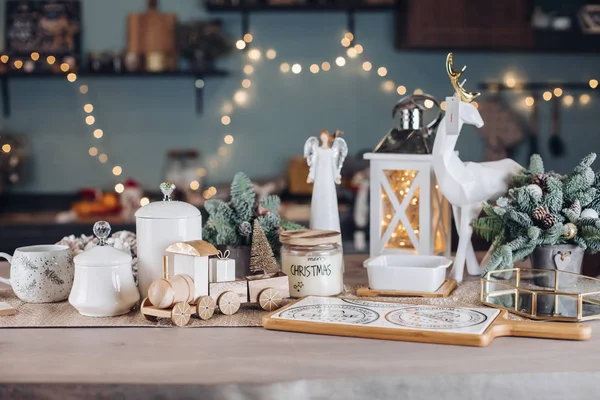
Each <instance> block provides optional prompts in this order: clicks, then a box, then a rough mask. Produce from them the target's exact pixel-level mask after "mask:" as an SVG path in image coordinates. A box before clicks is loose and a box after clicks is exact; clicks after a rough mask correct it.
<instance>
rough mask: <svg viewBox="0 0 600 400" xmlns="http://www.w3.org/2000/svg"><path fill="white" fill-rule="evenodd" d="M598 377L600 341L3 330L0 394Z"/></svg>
mask: <svg viewBox="0 0 600 400" xmlns="http://www.w3.org/2000/svg"><path fill="white" fill-rule="evenodd" d="M365 258H366V256H363V255H352V256H347V257H346V277H345V281H346V283H351V284H354V283H365V282H366V273H365V271H364V269H363V268H362V267H361V263H362V260H364V259H365ZM5 270H6V265H4V266H0V274H1V275H2V276H6V272H5ZM591 325H592V327H593V329H598V328H600V324H599V323H597V322H593V323H591ZM599 379H600V335H598V334H594V335H593V338H592V339H591V340H590V341H588V342H568V341H557V340H544V339H521V338H498V339H496V340H494V341H493V342H492V344H491V345H490V346H489V347H487V348H470V347H459V346H444V345H431V344H421V343H407V342H393V341H384V340H368V339H354V338H344V337H330V336H319V335H309V334H298V333H287V332H275V331H266V330H264V329H262V328H198V329H184V328H173V329H151V328H91V329H80V328H75V329H72V328H71V329H63V328H55V329H42V328H38V329H0V398H3V397H6V398H22V397H26V396H31V397H32V398H60V399H68V398H80V397H86V398H87V397H91V396H100V397H103V398H128V397H132V396H134V397H139V398H190V396H191V397H197V396H198V395H199V393H202V398H245V397H249V396H251V397H254V398H261V399H262V398H274V399H275V398H281V397H285V398H286V399H292V398H310V397H313V398H321V397H322V398H328V399H333V398H343V399H351V398H364V397H365V396H367V397H370V398H400V397H398V394H399V393H400V392H401V393H403V394H404V396H403V397H402V398H425V396H434V397H429V398H435V399H446V398H448V399H452V398H458V397H459V396H462V398H465V399H469V398H485V399H496V398H497V399H506V398H510V397H511V396H512V398H514V399H521V398H525V397H524V396H526V395H527V396H528V397H527V398H529V399H536V398H542V397H543V398H544V399H554V398H561V399H574V398H579V397H578V396H579V395H581V396H585V395H586V394H588V395H589V394H590V393H593V392H597V389H596V385H597V382H598V381H599ZM475 395H477V396H478V397H475ZM538 395H539V396H538ZM559 396H562V397H559ZM582 398H583V397H582ZM587 398H591V397H587Z"/></svg>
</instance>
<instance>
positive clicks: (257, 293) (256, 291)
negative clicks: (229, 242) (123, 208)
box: [140, 240, 290, 326]
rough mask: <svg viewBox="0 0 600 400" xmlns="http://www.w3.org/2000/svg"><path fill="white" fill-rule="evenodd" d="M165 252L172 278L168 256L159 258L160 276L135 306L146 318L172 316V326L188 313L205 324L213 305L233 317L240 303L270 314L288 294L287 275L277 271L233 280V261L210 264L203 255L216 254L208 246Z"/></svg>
mask: <svg viewBox="0 0 600 400" xmlns="http://www.w3.org/2000/svg"><path fill="white" fill-rule="evenodd" d="M167 253H170V254H171V255H172V256H173V259H174V268H173V270H174V273H175V275H172V276H169V261H168V260H169V256H164V257H163V278H162V279H159V280H157V281H155V282H153V283H152V284H151V285H150V287H149V289H148V297H146V298H145V299H144V300H142V303H141V306H140V312H141V313H142V315H143V316H144V317H145V318H146V319H148V320H151V321H153V320H156V319H157V318H171V321H172V322H173V324H175V325H177V326H185V325H187V324H188V322H189V321H190V318H191V316H192V315H193V314H197V315H198V317H199V318H200V319H202V320H208V319H210V318H211V317H212V316H213V315H214V313H215V309H216V308H217V307H218V308H219V310H220V311H221V313H223V314H225V315H232V314H235V313H236V312H237V311H238V310H239V308H240V305H241V304H242V303H258V304H259V305H260V307H261V308H262V309H263V310H266V311H273V310H276V309H278V308H279V307H280V306H281V302H282V300H283V299H284V298H286V297H289V295H290V293H289V286H288V277H287V276H286V275H285V274H283V273H281V272H276V273H272V274H263V275H253V276H247V277H245V278H244V279H237V280H236V279H235V264H233V260H227V259H226V258H225V259H220V260H216V259H212V260H210V261H211V263H210V265H209V259H208V257H209V256H211V255H217V254H219V252H218V250H217V249H215V248H214V247H213V246H212V245H211V244H210V243H207V242H203V241H201V240H196V241H192V242H180V243H175V244H173V245H171V246H169V247H168V248H167ZM213 264H214V265H213ZM219 264H222V265H219ZM228 264H230V265H228ZM232 265H233V268H231V266H232ZM217 280H218V281H217Z"/></svg>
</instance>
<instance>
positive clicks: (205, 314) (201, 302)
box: [197, 296, 216, 321]
mask: <svg viewBox="0 0 600 400" xmlns="http://www.w3.org/2000/svg"><path fill="white" fill-rule="evenodd" d="M215 307H216V304H215V301H214V300H213V298H212V297H210V296H202V297H200V298H199V299H198V306H197V310H198V316H199V317H200V319H203V320H205V321H206V320H207V319H210V318H211V317H212V316H213V314H214V313H215Z"/></svg>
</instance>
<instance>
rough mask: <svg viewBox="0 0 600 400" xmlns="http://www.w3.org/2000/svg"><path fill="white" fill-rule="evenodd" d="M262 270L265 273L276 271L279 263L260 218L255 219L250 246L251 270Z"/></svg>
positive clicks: (255, 271) (254, 271) (256, 271)
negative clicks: (259, 220)
mask: <svg viewBox="0 0 600 400" xmlns="http://www.w3.org/2000/svg"><path fill="white" fill-rule="evenodd" d="M261 271H262V273H263V274H271V273H275V272H277V271H279V265H277V261H276V260H275V256H274V255H273V250H271V245H270V244H269V240H268V239H267V236H266V235H265V232H264V231H263V228H262V227H261V226H260V223H259V222H258V220H254V229H253V230H252V247H251V248H250V272H252V273H253V274H255V273H258V272H261Z"/></svg>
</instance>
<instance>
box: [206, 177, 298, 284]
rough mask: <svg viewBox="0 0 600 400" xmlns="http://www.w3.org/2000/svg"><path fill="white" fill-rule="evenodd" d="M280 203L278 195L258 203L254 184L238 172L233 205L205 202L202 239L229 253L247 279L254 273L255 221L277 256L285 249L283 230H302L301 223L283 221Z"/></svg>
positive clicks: (231, 203) (238, 271)
mask: <svg viewBox="0 0 600 400" xmlns="http://www.w3.org/2000/svg"><path fill="white" fill-rule="evenodd" d="M280 204H281V200H280V199H279V196H275V195H270V196H267V197H265V198H264V199H263V200H261V201H260V202H257V199H256V192H255V191H254V184H253V183H252V181H251V180H250V178H248V176H246V174H244V173H243V172H238V173H237V174H235V176H234V178H233V181H232V183H231V200H230V201H229V202H225V201H223V200H207V201H206V203H204V207H205V208H206V211H207V212H208V215H209V217H208V220H207V221H206V224H205V225H204V228H203V230H202V237H203V239H204V240H206V241H208V242H210V243H212V244H213V245H215V246H216V247H217V248H218V249H220V250H223V251H224V250H229V251H230V255H229V257H230V258H233V259H235V264H236V276H238V277H240V278H242V277H245V276H247V275H249V274H250V270H249V264H250V245H251V243H252V226H253V223H254V220H256V219H258V222H259V223H260V226H261V228H262V229H263V231H264V232H265V235H266V237H267V240H268V241H269V244H270V245H271V249H272V250H273V254H275V256H278V255H279V251H280V248H281V243H280V242H279V233H280V232H281V230H295V229H300V228H302V226H300V225H298V224H294V223H292V222H289V221H283V220H282V219H281V217H280V216H279V206H280Z"/></svg>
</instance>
